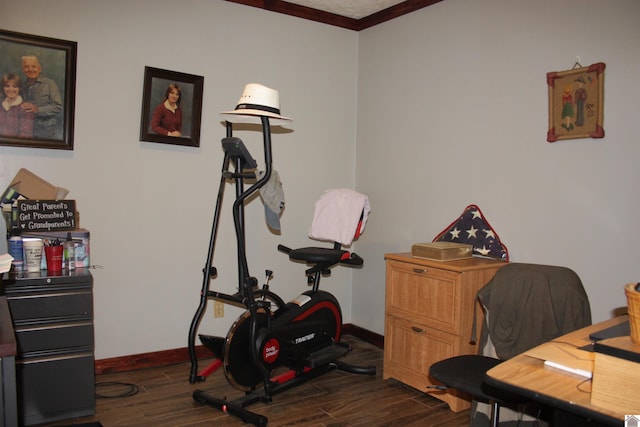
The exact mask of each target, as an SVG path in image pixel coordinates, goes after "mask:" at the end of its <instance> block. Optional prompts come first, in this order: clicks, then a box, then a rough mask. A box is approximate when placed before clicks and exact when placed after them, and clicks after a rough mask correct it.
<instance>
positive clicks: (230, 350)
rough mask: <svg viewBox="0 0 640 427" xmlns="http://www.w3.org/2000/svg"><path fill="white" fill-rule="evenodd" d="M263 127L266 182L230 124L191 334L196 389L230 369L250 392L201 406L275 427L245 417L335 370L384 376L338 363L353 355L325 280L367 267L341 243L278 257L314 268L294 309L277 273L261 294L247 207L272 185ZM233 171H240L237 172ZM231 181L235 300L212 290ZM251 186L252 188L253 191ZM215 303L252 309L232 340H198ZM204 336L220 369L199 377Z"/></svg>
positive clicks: (233, 379) (266, 126)
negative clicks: (249, 249) (248, 238)
mask: <svg viewBox="0 0 640 427" xmlns="http://www.w3.org/2000/svg"><path fill="white" fill-rule="evenodd" d="M261 123H262V133H263V146H264V147H263V149H264V162H265V173H264V174H263V175H262V176H261V178H259V179H258V178H257V174H256V173H255V168H256V167H257V162H256V161H255V160H254V158H253V157H252V156H251V154H250V153H249V151H248V150H247V148H246V146H245V145H244V143H243V142H242V140H241V139H240V138H236V137H233V136H232V124H231V123H230V122H227V136H226V138H224V139H223V140H222V148H223V151H224V160H223V167H222V176H221V180H220V187H219V191H218V197H217V200H216V207H215V211H214V220H213V227H212V230H211V239H210V242H209V250H208V253H207V260H206V264H205V267H204V269H203V273H204V277H203V283H202V290H201V293H200V304H199V306H198V308H197V310H196V313H195V315H194V317H193V320H192V322H191V326H190V328H189V342H188V345H189V356H190V359H191V372H190V376H189V381H190V382H191V383H196V382H201V381H204V380H205V379H206V378H207V376H208V375H210V374H211V373H213V372H214V371H216V370H217V369H218V368H220V367H222V368H223V371H224V375H225V377H226V379H227V381H228V382H229V383H230V384H231V385H232V386H234V387H235V388H237V389H239V390H242V391H244V392H245V394H244V396H243V397H242V398H239V399H235V400H232V401H228V400H226V399H221V398H217V397H214V396H211V395H210V394H208V393H206V392H204V391H202V390H196V391H194V393H193V398H194V399H195V400H196V401H198V402H200V403H203V404H208V405H210V406H213V407H215V408H218V409H220V410H222V411H224V412H227V413H228V414H230V415H233V416H237V417H239V418H241V419H242V420H243V421H245V422H248V423H252V424H254V425H257V426H265V425H267V422H268V420H267V418H266V417H265V416H263V415H260V414H257V413H255V412H251V411H249V410H247V409H245V408H246V407H247V406H248V405H250V404H252V403H256V402H270V401H271V400H272V397H273V396H274V395H276V394H278V393H280V392H282V391H285V390H288V389H290V388H292V387H295V386H296V385H299V384H302V383H304V382H306V381H308V380H310V379H313V378H316V377H317V376H319V375H322V374H324V373H327V372H329V371H331V370H334V369H340V370H344V371H347V372H351V373H355V374H365V375H375V373H376V368H375V366H365V367H360V366H353V365H349V364H346V363H343V362H340V361H339V360H338V359H339V358H340V357H342V356H344V355H345V354H347V353H348V352H349V351H350V350H351V348H350V347H349V345H347V344H345V343H343V342H341V341H340V339H341V335H342V310H341V308H340V304H339V303H338V301H337V300H336V298H335V297H334V296H333V295H332V294H330V293H329V292H326V291H322V290H320V280H321V278H322V277H327V276H329V275H330V274H331V268H333V267H334V266H336V265H338V264H342V265H347V266H355V267H358V266H362V265H363V260H362V258H360V257H359V256H358V255H356V254H355V253H352V252H349V251H347V250H344V249H342V248H341V244H340V243H337V242H336V243H334V244H333V247H331V248H322V247H307V248H300V249H290V248H288V247H286V246H283V245H279V246H278V250H279V251H281V252H284V253H285V254H287V255H288V256H289V259H291V260H292V261H295V262H298V263H303V264H306V265H307V266H308V268H307V269H306V270H305V276H306V277H307V280H306V285H308V286H310V287H311V288H310V289H308V290H306V291H304V292H302V293H301V294H300V295H299V296H297V297H296V298H294V299H292V300H291V301H289V302H286V303H285V302H284V301H283V300H282V298H280V297H279V296H278V295H277V294H276V293H274V292H272V291H271V290H270V289H269V281H270V280H271V277H272V272H271V271H269V270H267V271H266V280H265V282H264V284H263V285H262V286H261V287H260V286H258V280H257V279H256V278H255V277H254V276H252V275H251V274H250V272H249V267H248V262H247V257H246V243H245V224H244V205H245V202H246V201H247V199H248V198H249V197H250V196H251V195H253V194H254V193H255V192H256V191H258V190H259V189H260V188H261V187H263V186H264V185H266V183H267V182H268V180H269V178H270V176H271V172H272V165H271V153H272V151H271V132H270V123H269V118H268V117H266V116H262V117H261ZM231 166H233V168H232V169H233V170H230V167H231ZM228 180H233V181H234V182H235V188H236V192H235V201H234V203H233V221H234V227H235V232H236V240H237V252H238V292H236V293H235V294H225V293H222V292H217V291H212V290H210V283H211V280H212V279H213V278H214V277H215V276H216V275H217V269H216V268H215V267H214V266H213V257H214V249H215V242H216V236H217V229H218V222H219V218H220V210H221V205H222V199H223V194H224V188H225V185H226V183H227V181H228ZM245 180H246V181H249V180H251V182H252V184H250V185H249V184H247V183H246V182H245ZM358 230H359V227H358ZM210 300H217V301H221V302H223V303H227V304H232V305H235V306H239V307H242V308H244V309H245V312H244V313H243V314H242V315H240V317H239V318H238V319H237V320H236V321H235V322H234V323H233V325H232V326H231V328H230V330H229V332H228V333H227V336H226V337H214V336H209V335H204V334H198V327H199V324H200V321H201V319H202V318H203V316H204V314H205V312H206V307H207V304H208V302H209V301H210ZM196 336H199V338H200V341H201V342H202V344H203V345H204V346H205V347H207V348H208V349H209V350H211V351H212V352H213V354H214V356H215V359H214V361H213V362H212V363H211V364H210V365H209V366H207V367H206V368H205V369H203V370H202V371H198V359H197V356H196V349H195V346H196V344H195V341H196Z"/></svg>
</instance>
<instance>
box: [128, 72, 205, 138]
mask: <svg viewBox="0 0 640 427" xmlns="http://www.w3.org/2000/svg"><path fill="white" fill-rule="evenodd" d="M203 86H204V77H202V76H196V75H193V74H186V73H180V72H176V71H169V70H162V69H159V68H153V67H145V70H144V90H143V94H142V118H141V120H140V141H149V142H160V143H163V144H173V145H186V146H191V147H199V146H200V118H201V114H202V91H203Z"/></svg>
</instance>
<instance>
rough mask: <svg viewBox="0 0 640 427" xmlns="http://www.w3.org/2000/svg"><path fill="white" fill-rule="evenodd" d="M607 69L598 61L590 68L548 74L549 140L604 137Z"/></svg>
mask: <svg viewBox="0 0 640 427" xmlns="http://www.w3.org/2000/svg"><path fill="white" fill-rule="evenodd" d="M576 64H577V63H576ZM604 69H605V64H604V63H602V62H598V63H596V64H592V65H589V66H588V67H580V68H574V69H572V70H567V71H554V72H550V73H547V86H548V88H549V129H548V131H547V141H549V142H555V141H558V140H561V139H577V138H604V128H603V125H602V122H603V118H604V112H603V105H604Z"/></svg>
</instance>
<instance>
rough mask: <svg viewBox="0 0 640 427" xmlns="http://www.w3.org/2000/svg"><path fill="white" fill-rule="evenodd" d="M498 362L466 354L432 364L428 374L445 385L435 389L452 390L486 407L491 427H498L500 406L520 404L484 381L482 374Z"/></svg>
mask: <svg viewBox="0 0 640 427" xmlns="http://www.w3.org/2000/svg"><path fill="white" fill-rule="evenodd" d="M501 362H502V361H501V360H500V359H496V358H494V357H489V356H482V355H476V354H465V355H462V356H456V357H451V358H449V359H445V360H441V361H439V362H436V363H434V364H433V365H431V367H430V368H429V375H430V376H431V377H433V378H434V379H436V380H438V381H439V382H441V383H442V384H446V385H445V386H441V387H438V386H436V388H440V389H446V388H453V389H456V390H458V391H461V392H463V393H466V394H468V395H470V396H471V397H473V398H474V399H475V400H478V401H480V402H484V403H487V404H489V405H490V406H491V417H490V420H491V421H490V423H491V426H492V427H497V426H498V422H499V419H500V407H501V406H504V405H507V404H513V403H517V402H519V401H520V400H519V399H518V398H517V397H516V396H512V395H508V394H507V393H505V392H503V391H501V390H499V389H496V388H494V387H491V386H490V385H488V384H487V383H485V382H484V377H485V373H486V372H487V371H488V370H489V369H491V368H493V367H494V366H497V365H499V364H500V363H501Z"/></svg>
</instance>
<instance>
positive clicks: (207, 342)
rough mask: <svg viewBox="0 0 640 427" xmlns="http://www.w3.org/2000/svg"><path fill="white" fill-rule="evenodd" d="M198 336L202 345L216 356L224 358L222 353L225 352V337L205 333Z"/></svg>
mask: <svg viewBox="0 0 640 427" xmlns="http://www.w3.org/2000/svg"><path fill="white" fill-rule="evenodd" d="M198 337H199V338H200V342H201V343H202V345H204V346H205V347H206V348H208V349H209V350H211V352H212V353H213V354H214V356H215V357H217V358H218V359H222V355H223V354H224V343H225V338H223V337H214V336H211V335H203V334H199V335H198Z"/></svg>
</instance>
